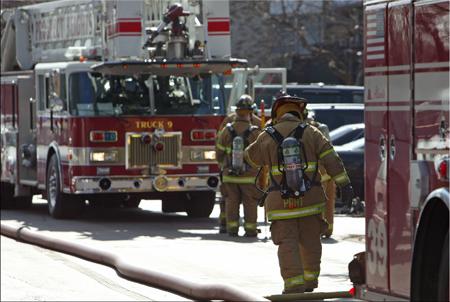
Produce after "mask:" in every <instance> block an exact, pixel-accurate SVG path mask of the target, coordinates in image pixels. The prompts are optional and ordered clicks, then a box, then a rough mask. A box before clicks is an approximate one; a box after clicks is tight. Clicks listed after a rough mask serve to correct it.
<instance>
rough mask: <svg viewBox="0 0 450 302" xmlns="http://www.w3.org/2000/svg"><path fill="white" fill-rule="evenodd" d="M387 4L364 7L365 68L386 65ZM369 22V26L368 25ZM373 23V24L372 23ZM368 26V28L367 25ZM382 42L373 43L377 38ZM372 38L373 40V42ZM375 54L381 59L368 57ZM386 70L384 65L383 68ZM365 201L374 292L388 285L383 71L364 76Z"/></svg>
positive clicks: (369, 280) (369, 277)
mask: <svg viewBox="0 0 450 302" xmlns="http://www.w3.org/2000/svg"><path fill="white" fill-rule="evenodd" d="M386 6H387V5H386V4H385V3H382V4H377V5H373V6H367V7H365V20H366V23H365V31H366V36H365V49H366V52H365V68H374V67H386V66H387V62H386V59H387V56H386V46H387V37H386V33H385V28H386V11H387V9H386ZM369 24H372V25H369ZM374 24H375V25H374ZM369 26H370V27H369ZM373 26H376V28H377V30H376V31H377V34H376V35H374V34H370V35H369V34H368V31H369V28H372V30H371V31H373ZM374 39H377V40H382V41H381V42H380V41H379V42H376V41H377V40H374ZM374 41H375V42H374ZM381 46H383V47H384V49H383V51H382V52H381V54H380V53H378V52H376V53H373V52H368V48H369V47H381ZM371 55H377V56H379V57H380V58H375V59H373V58H371V57H370V56H371ZM386 70H387V68H386ZM365 87H366V94H365V103H366V105H365V106H366V110H365V124H366V130H365V156H364V158H365V174H366V178H365V185H364V187H365V188H366V189H365V201H366V253H367V254H366V262H367V269H366V282H367V286H368V287H369V288H371V289H374V290H376V291H382V292H387V291H388V288H389V274H388V272H387V269H388V262H387V261H388V255H387V250H388V242H387V241H386V236H385V234H386V231H387V228H388V213H387V211H388V184H387V173H388V161H387V156H388V155H387V152H388V146H387V140H388V138H387V137H388V134H389V133H388V111H387V100H388V83H387V76H386V75H385V73H381V74H379V73H378V71H377V73H375V74H373V75H368V74H367V73H366V77H365ZM382 139H383V140H384V142H385V143H384V144H385V154H386V155H385V158H384V159H382V158H381V157H380V141H381V140H382Z"/></svg>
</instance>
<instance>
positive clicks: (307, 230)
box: [270, 214, 323, 292]
mask: <svg viewBox="0 0 450 302" xmlns="http://www.w3.org/2000/svg"><path fill="white" fill-rule="evenodd" d="M322 229H323V220H322V217H321V215H320V214H318V215H312V216H306V217H301V218H293V219H286V220H275V221H272V225H271V227H270V230H271V234H272V241H273V243H274V244H275V245H277V246H278V262H279V265H280V272H281V276H282V277H283V280H284V289H285V290H286V291H289V290H292V289H295V290H296V292H303V291H305V289H310V290H312V289H314V288H316V287H317V286H318V277H319V273H320V258H321V256H322V245H321V242H320V233H321V230H322Z"/></svg>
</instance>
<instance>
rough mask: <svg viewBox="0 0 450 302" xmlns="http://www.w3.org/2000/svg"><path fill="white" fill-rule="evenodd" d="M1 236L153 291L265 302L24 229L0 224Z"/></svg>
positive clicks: (106, 252) (192, 296)
mask: <svg viewBox="0 0 450 302" xmlns="http://www.w3.org/2000/svg"><path fill="white" fill-rule="evenodd" d="M1 234H2V235H4V236H8V237H11V238H14V239H16V240H18V241H23V242H26V243H32V244H36V245H39V246H41V247H45V248H49V249H52V250H55V251H59V252H64V253H67V254H71V255H74V256H78V257H81V258H84V259H87V260H90V261H94V262H97V263H100V264H104V265H107V266H110V267H113V268H115V269H116V270H117V272H118V273H119V274H120V275H122V276H124V277H127V278H129V279H131V280H135V281H138V282H141V283H143V284H147V285H150V286H153V287H156V288H160V289H163V290H167V291H170V292H173V293H176V294H179V295H181V296H185V297H187V298H188V299H193V300H201V301H205V300H224V301H268V300H266V299H265V298H263V297H260V296H256V295H253V294H250V293H247V292H244V291H242V290H240V289H237V288H234V287H231V286H228V285H222V284H198V283H194V282H191V281H187V280H184V279H181V278H178V277H174V276H170V275H167V274H163V273H160V272H156V271H152V270H149V269H145V268H141V267H138V266H135V265H131V264H130V263H127V262H126V261H124V259H122V258H121V257H119V256H117V255H115V254H114V253H111V252H108V251H105V250H102V249H99V248H95V247H90V246H85V245H81V244H77V243H74V242H70V241H67V240H62V239H57V238H52V237H50V236H46V235H43V234H39V232H36V231H31V230H29V229H28V228H27V227H23V226H22V227H13V226H10V225H7V224H4V223H1Z"/></svg>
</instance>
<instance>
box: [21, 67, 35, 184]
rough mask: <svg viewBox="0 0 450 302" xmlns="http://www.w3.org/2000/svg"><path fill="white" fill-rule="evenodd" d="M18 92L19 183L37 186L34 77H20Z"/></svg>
mask: <svg viewBox="0 0 450 302" xmlns="http://www.w3.org/2000/svg"><path fill="white" fill-rule="evenodd" d="M17 87H18V89H17V91H18V104H19V110H18V120H19V122H18V126H19V129H18V130H19V135H18V144H17V146H18V149H17V161H18V168H19V183H20V184H21V185H32V186H35V185H37V178H36V177H37V174H36V171H37V166H36V164H37V163H36V152H37V146H36V101H35V100H36V97H35V94H34V93H35V89H34V77H33V76H32V75H28V76H24V77H20V78H19V79H18V81H17Z"/></svg>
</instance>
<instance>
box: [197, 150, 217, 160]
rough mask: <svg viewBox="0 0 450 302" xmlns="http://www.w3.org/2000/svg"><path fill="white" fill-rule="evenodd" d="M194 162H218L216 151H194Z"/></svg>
mask: <svg viewBox="0 0 450 302" xmlns="http://www.w3.org/2000/svg"><path fill="white" fill-rule="evenodd" d="M191 160H192V161H205V160H216V151H214V150H207V151H205V150H192V151H191Z"/></svg>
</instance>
